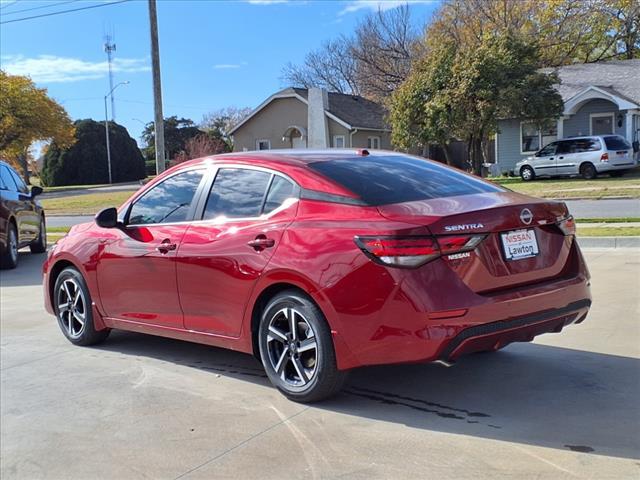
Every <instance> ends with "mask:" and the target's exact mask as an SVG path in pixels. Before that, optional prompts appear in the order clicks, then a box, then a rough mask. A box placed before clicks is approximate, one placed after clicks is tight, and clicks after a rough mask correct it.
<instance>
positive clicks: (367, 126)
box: [230, 88, 391, 151]
mask: <svg viewBox="0 0 640 480" xmlns="http://www.w3.org/2000/svg"><path fill="white" fill-rule="evenodd" d="M385 115H386V111H385V109H384V108H383V107H382V106H381V105H380V104H378V103H376V102H372V101H371V100H367V99H366V98H363V97H360V96H357V95H346V94H342V93H334V92H327V91H326V90H324V89H320V88H310V89H306V88H285V89H284V90H281V91H279V92H277V93H274V94H273V95H271V96H270V97H269V98H267V99H266V100H265V101H264V102H262V103H261V104H260V105H259V106H258V107H257V108H256V109H255V110H253V111H252V112H251V114H249V116H248V117H247V118H245V119H244V120H243V121H242V122H241V123H239V124H238V125H236V126H235V127H234V128H233V129H232V130H231V132H230V133H231V135H232V136H233V150H234V151H248V150H270V149H283V148H372V149H387V150H388V149H391V130H390V129H389V127H388V125H387V124H386V122H385Z"/></svg>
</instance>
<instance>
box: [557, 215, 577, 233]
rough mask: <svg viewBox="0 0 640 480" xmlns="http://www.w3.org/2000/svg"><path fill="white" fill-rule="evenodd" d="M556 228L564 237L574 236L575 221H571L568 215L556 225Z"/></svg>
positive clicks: (571, 218) (571, 217)
mask: <svg viewBox="0 0 640 480" xmlns="http://www.w3.org/2000/svg"><path fill="white" fill-rule="evenodd" d="M557 225H558V228H560V230H562V233H564V234H565V235H575V234H576V221H575V220H574V219H573V216H571V215H569V216H568V217H566V218H563V219H562V220H560V221H559V222H558V223H557Z"/></svg>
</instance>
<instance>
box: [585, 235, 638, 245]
mask: <svg viewBox="0 0 640 480" xmlns="http://www.w3.org/2000/svg"><path fill="white" fill-rule="evenodd" d="M578 244H579V245H580V247H581V248H640V237H580V236H578Z"/></svg>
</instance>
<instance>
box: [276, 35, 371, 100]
mask: <svg viewBox="0 0 640 480" xmlns="http://www.w3.org/2000/svg"><path fill="white" fill-rule="evenodd" d="M351 43H352V40H350V39H349V38H347V37H345V36H341V37H339V38H338V39H336V40H330V41H328V42H325V43H324V44H323V45H322V46H321V47H320V48H319V49H318V50H315V51H313V52H310V53H308V54H307V55H306V57H305V59H304V62H303V63H302V64H301V65H293V64H291V63H288V64H287V65H286V66H285V67H284V70H283V71H282V80H283V82H284V83H286V84H288V85H291V86H294V87H304V88H310V87H322V88H326V89H327V90H330V91H332V92H339V93H353V94H356V95H357V94H359V93H360V89H359V85H358V81H357V75H356V62H355V59H354V58H353V56H352V45H351Z"/></svg>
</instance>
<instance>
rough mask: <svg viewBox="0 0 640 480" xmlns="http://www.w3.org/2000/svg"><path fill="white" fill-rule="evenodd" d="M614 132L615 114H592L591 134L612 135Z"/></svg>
mask: <svg viewBox="0 0 640 480" xmlns="http://www.w3.org/2000/svg"><path fill="white" fill-rule="evenodd" d="M612 133H613V114H609V113H608V114H606V115H592V116H591V135H611V134H612Z"/></svg>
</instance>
